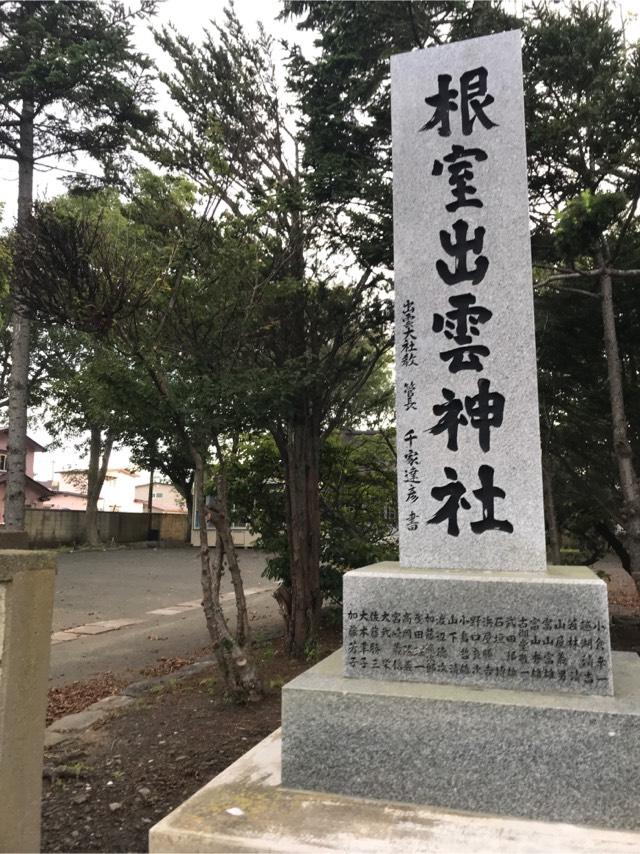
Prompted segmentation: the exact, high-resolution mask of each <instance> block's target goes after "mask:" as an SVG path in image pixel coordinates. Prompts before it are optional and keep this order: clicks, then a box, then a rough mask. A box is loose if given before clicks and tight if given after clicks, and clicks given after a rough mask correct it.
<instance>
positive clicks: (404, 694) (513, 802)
mask: <svg viewBox="0 0 640 854" xmlns="http://www.w3.org/2000/svg"><path fill="white" fill-rule="evenodd" d="M613 663H614V668H613V672H614V686H615V697H597V696H591V697H584V696H578V695H569V694H560V693H558V694H541V693H533V692H529V691H504V690H498V689H478V688H474V687H463V686H457V685H436V684H428V683H417V682H380V681H378V680H373V679H351V678H346V677H344V676H343V675H342V674H343V653H342V651H341V650H339V651H338V652H336V653H334V654H333V655H332V656H330V657H329V658H327V659H325V660H324V661H322V662H321V663H320V664H318V665H316V666H315V667H313V668H312V669H311V670H308V671H307V672H306V673H304V674H302V675H301V676H298V677H297V678H296V679H294V680H293V681H292V682H290V683H289V684H288V685H286V686H285V687H284V689H283V692H282V697H283V717H282V728H283V742H282V782H283V784H284V785H285V786H288V787H290V788H296V789H311V790H314V791H325V792H336V793H339V794H343V795H350V796H356V797H369V798H379V799H381V800H385V801H387V800H390V801H406V802H411V803H418V804H426V805H429V806H431V807H433V808H446V809H454V810H468V811H471V812H480V813H490V814H494V815H502V816H513V817H521V818H528V819H537V820H543V821H564V822H571V823H575V824H584V825H593V826H600V827H610V828H620V829H633V830H637V829H640V775H638V768H639V767H640V659H639V658H638V656H636V655H634V654H633V653H614V654H613Z"/></svg>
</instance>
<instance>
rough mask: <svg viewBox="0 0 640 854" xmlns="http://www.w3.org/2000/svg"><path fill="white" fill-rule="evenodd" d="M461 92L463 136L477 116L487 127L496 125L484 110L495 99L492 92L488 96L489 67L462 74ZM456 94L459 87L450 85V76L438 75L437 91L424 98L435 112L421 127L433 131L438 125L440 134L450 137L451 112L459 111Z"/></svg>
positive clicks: (469, 129) (469, 131) (471, 127)
mask: <svg viewBox="0 0 640 854" xmlns="http://www.w3.org/2000/svg"><path fill="white" fill-rule="evenodd" d="M459 94H460V119H461V124H462V133H463V135H464V136H469V134H470V133H472V131H473V124H474V122H475V120H476V119H478V121H479V122H480V124H481V125H483V126H484V127H485V128H487V129H489V128H493V127H497V125H496V123H495V122H492V121H491V119H490V118H489V117H488V116H487V114H486V113H485V109H486V108H487V107H489V106H491V104H493V102H494V100H495V99H494V97H493V95H487V69H486V68H484V66H480V67H478V68H472V69H471V71H465V73H464V74H463V75H462V76H461V77H460V93H459ZM457 97H458V90H457V89H454V88H452V86H451V75H450V74H439V75H438V91H437V93H436V94H435V95H431V96H430V97H428V98H425V99H424V101H425V104H428V105H429V106H430V107H434V112H433V115H432V116H431V118H430V119H429V121H428V122H426V123H425V124H424V125H422V127H421V128H420V129H419V130H420V131H425V130H431V129H432V128H434V127H438V126H439V127H438V133H439V134H440V136H451V121H450V113H455V112H456V111H457V110H458V105H457V103H456V99H457ZM481 99H482V100H481Z"/></svg>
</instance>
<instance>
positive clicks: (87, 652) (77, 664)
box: [50, 547, 278, 686]
mask: <svg viewBox="0 0 640 854" xmlns="http://www.w3.org/2000/svg"><path fill="white" fill-rule="evenodd" d="M239 559H240V566H241V570H242V573H243V578H244V584H245V590H246V592H247V594H248V605H249V612H250V619H251V621H252V625H253V627H254V631H255V632H256V634H259V633H260V631H261V630H263V627H264V628H265V629H266V627H272V626H273V624H274V623H275V624H276V625H277V624H278V623H277V621H278V608H277V604H276V602H275V601H274V599H273V597H272V595H271V591H272V590H273V588H274V585H273V584H272V583H271V582H269V581H267V580H266V579H263V578H261V573H262V571H263V569H264V566H265V563H266V556H265V555H264V554H263V553H261V552H256V551H253V550H246V551H245V550H242V551H240V553H239ZM222 591H223V593H222V600H223V604H224V608H225V611H226V612H227V613H228V614H229V616H230V617H232V616H233V613H234V611H235V603H234V599H233V593H232V588H231V584H230V581H229V578H228V574H227V573H225V575H224V577H223V586H222ZM200 599H201V593H200V561H199V552H198V550H197V549H194V548H191V547H185V548H181V549H142V550H141V549H122V550H107V551H102V552H89V551H79V552H73V553H70V554H61V555H60V556H59V559H58V578H57V585H56V601H55V606H54V617H53V628H54V635H53V642H52V647H51V666H50V684H51V685H52V686H59V685H63V684H66V683H67V682H71V681H74V680H77V679H87V678H89V677H91V676H96V675H98V674H100V673H103V672H105V671H107V670H110V671H112V672H113V673H117V674H118V675H120V674H122V675H129V674H131V675H135V674H136V673H137V671H138V670H139V669H140V668H141V667H144V666H147V665H149V664H152V663H153V662H155V661H156V660H157V659H158V658H160V657H176V656H185V655H187V654H188V653H190V652H193V651H194V650H197V649H200V648H202V647H205V646H207V645H208V644H209V636H208V634H207V630H206V625H205V621H204V615H203V613H202V609H201V607H200Z"/></svg>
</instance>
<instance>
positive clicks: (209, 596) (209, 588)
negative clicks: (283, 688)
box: [192, 448, 263, 702]
mask: <svg viewBox="0 0 640 854" xmlns="http://www.w3.org/2000/svg"><path fill="white" fill-rule="evenodd" d="M192 454H193V458H194V463H195V467H196V479H195V480H196V488H195V504H196V508H197V510H198V512H199V515H200V564H201V572H200V580H201V584H202V607H203V609H204V614H205V619H206V623H207V630H208V632H209V637H210V638H211V642H212V644H213V651H214V654H215V656H216V660H217V662H218V666H219V667H220V672H221V673H222V675H223V677H224V680H225V684H226V685H227V688H228V689H229V693H230V694H231V696H232V697H233V699H234V700H236V702H246V701H251V702H253V701H257V700H260V699H262V696H263V690H262V684H261V682H260V678H259V676H258V672H257V669H256V665H255V661H254V658H253V655H252V653H251V649H250V644H249V641H248V639H247V637H246V633H245V635H244V637H245V642H244V643H240V642H239V641H238V639H237V637H235V638H234V637H233V635H232V634H231V632H230V631H229V627H228V625H227V621H226V619H225V616H224V612H223V610H222V606H221V604H220V581H221V578H222V554H223V551H222V548H220V549H217V550H216V552H217V554H216V558H215V559H214V560H213V561H212V560H211V554H210V549H209V541H208V536H207V525H206V518H207V507H206V506H205V500H204V489H203V483H204V463H203V460H202V456H201V455H200V454H199V453H198V452H197V451H196V450H195V448H192ZM214 522H215V520H214ZM216 530H217V529H216ZM220 541H221V542H222V540H220ZM232 545H233V544H232ZM234 586H235V585H234ZM240 587H241V588H242V582H241V581H240ZM236 595H237V590H236ZM242 599H243V601H244V591H242ZM236 605H238V603H237V602H236ZM245 609H246V604H245ZM245 619H246V612H245ZM239 625H244V622H243V621H242V620H241V621H240V622H239Z"/></svg>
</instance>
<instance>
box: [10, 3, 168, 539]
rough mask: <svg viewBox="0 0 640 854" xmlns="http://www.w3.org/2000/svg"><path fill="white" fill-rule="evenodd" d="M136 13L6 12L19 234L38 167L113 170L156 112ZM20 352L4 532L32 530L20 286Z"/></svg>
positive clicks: (74, 6) (16, 320)
mask: <svg viewBox="0 0 640 854" xmlns="http://www.w3.org/2000/svg"><path fill="white" fill-rule="evenodd" d="M154 10H155V0H140V5H139V6H138V8H137V10H136V11H134V12H131V11H129V10H128V9H127V8H126V7H125V5H124V4H123V3H121V2H117V0H112V2H110V3H92V2H83V0H73V2H56V3H50V2H6V3H2V5H1V6H0V157H1V158H3V159H7V160H12V161H14V162H15V163H16V164H17V167H18V218H17V220H18V222H17V227H18V229H24V228H26V227H27V225H28V221H29V218H30V216H31V209H32V204H33V176H34V170H35V168H36V165H37V164H38V163H40V162H42V161H43V160H46V159H50V158H54V159H57V158H61V157H70V158H73V156H74V155H75V154H77V153H78V152H86V153H88V154H89V155H91V156H92V157H94V158H96V159H97V160H101V161H102V162H104V164H105V167H106V169H107V170H108V171H109V170H113V168H114V167H115V165H116V161H117V158H118V157H119V156H120V155H121V153H122V152H123V151H125V150H126V148H127V146H128V144H129V142H130V140H131V139H132V138H135V137H136V136H138V135H140V134H145V133H148V132H149V130H150V129H151V127H152V126H153V123H154V113H153V111H151V110H150V109H148V108H147V106H146V105H147V104H148V103H149V102H150V101H151V99H152V91H151V85H150V68H151V63H150V61H149V60H148V59H147V58H146V57H145V56H143V55H142V54H140V53H139V52H138V51H136V50H134V48H133V47H132V35H133V25H134V21H135V19H136V18H139V17H143V18H144V17H147V16H149V15H150V14H152V13H153V12H154ZM11 297H12V319H11V332H12V349H11V379H10V389H9V451H8V460H7V468H8V473H7V494H6V505H5V524H6V527H7V529H9V530H23V529H24V477H25V440H26V429H27V400H28V370H29V351H30V323H29V318H28V314H27V312H26V311H25V310H24V308H23V307H22V305H21V300H20V292H19V286H18V283H17V279H16V278H15V277H14V278H13V279H12V285H11Z"/></svg>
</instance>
